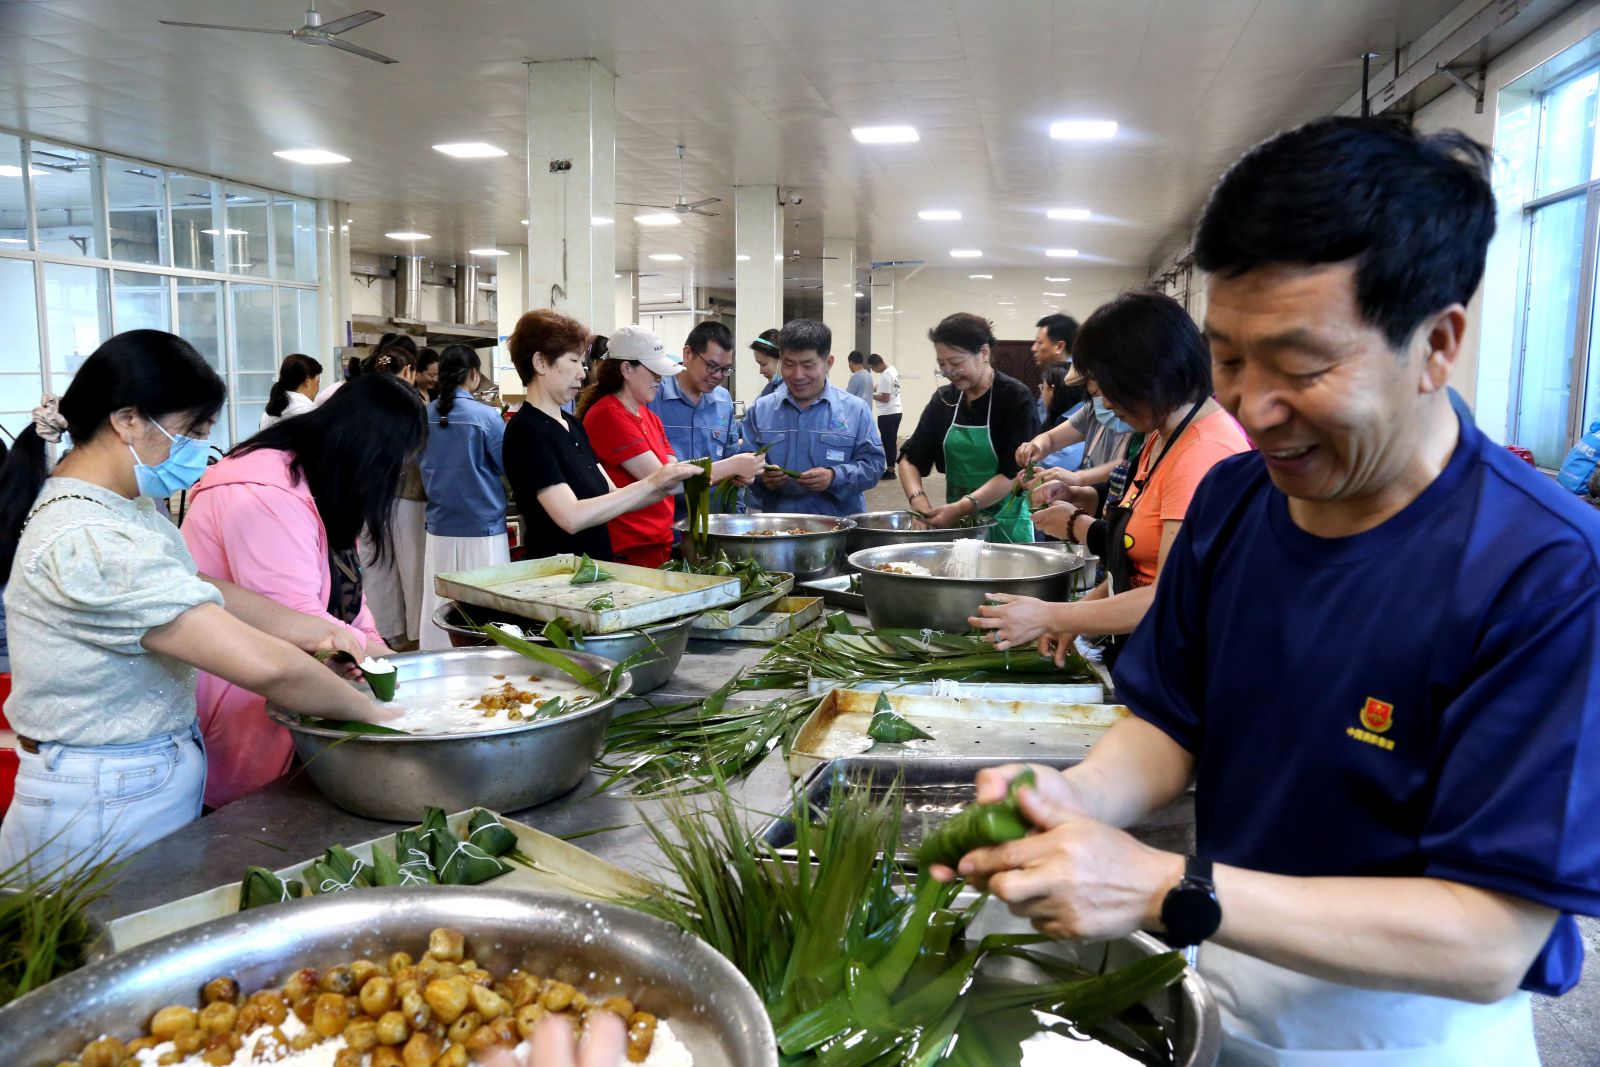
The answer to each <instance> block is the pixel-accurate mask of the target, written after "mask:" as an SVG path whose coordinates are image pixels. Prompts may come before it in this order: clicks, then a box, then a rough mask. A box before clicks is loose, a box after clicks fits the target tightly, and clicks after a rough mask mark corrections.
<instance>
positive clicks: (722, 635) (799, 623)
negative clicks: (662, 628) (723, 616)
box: [695, 596, 822, 643]
mask: <svg viewBox="0 0 1600 1067" xmlns="http://www.w3.org/2000/svg"><path fill="white" fill-rule="evenodd" d="M821 617H822V598H821V597H814V596H813V597H806V596H786V597H782V598H780V599H778V600H775V601H773V602H772V607H771V609H770V610H768V611H764V612H762V613H761V614H760V615H756V616H754V617H752V618H751V619H749V620H748V621H746V622H745V623H744V625H742V626H732V627H729V628H728V629H726V630H696V631H695V636H696V637H701V638H704V639H705V640H707V641H750V642H755V643H762V642H767V641H776V640H778V639H780V638H784V637H788V636H789V635H790V634H792V633H794V632H795V631H796V630H803V629H805V628H806V627H807V626H810V625H811V624H812V623H813V622H815V621H816V620H817V619H819V618H821Z"/></svg>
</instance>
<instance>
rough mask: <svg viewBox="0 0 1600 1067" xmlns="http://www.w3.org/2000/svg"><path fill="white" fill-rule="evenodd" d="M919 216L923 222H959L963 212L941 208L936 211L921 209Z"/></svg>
mask: <svg viewBox="0 0 1600 1067" xmlns="http://www.w3.org/2000/svg"><path fill="white" fill-rule="evenodd" d="M917 218H919V219H921V220H922V221H923V222H958V221H960V219H961V212H959V211H952V210H947V209H942V208H941V209H939V210H936V211H919V212H917Z"/></svg>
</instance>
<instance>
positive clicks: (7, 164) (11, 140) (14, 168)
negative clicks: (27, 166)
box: [0, 133, 29, 251]
mask: <svg viewBox="0 0 1600 1067" xmlns="http://www.w3.org/2000/svg"><path fill="white" fill-rule="evenodd" d="M28 247H29V243H28V186H27V180H26V177H25V172H24V171H23V169H22V141H21V140H20V139H19V138H16V137H13V136H11V135H10V134H8V133H0V251H15V250H16V249H18V248H28Z"/></svg>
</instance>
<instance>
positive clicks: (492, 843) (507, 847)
mask: <svg viewBox="0 0 1600 1067" xmlns="http://www.w3.org/2000/svg"><path fill="white" fill-rule="evenodd" d="M467 840H468V841H471V842H472V843H473V844H474V845H477V846H478V847H479V848H481V849H483V850H484V851H485V852H487V853H488V854H489V855H491V856H504V855H505V854H506V853H507V852H510V851H511V850H512V849H514V848H516V847H517V835H516V834H514V833H512V832H511V831H510V830H508V829H507V828H506V824H505V823H503V822H501V821H500V816H498V815H496V814H495V813H494V812H492V811H488V810H485V809H484V808H479V809H478V810H477V811H475V812H473V813H472V818H471V819H470V820H469V821H468V822H467Z"/></svg>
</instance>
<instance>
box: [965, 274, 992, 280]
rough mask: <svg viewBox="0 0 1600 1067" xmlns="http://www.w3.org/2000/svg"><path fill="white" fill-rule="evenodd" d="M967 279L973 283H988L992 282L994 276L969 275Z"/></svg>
mask: <svg viewBox="0 0 1600 1067" xmlns="http://www.w3.org/2000/svg"><path fill="white" fill-rule="evenodd" d="M967 277H969V278H971V279H973V280H974V281H978V280H980V279H981V280H983V281H986V282H989V281H993V280H994V275H993V274H969V275H967Z"/></svg>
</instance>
